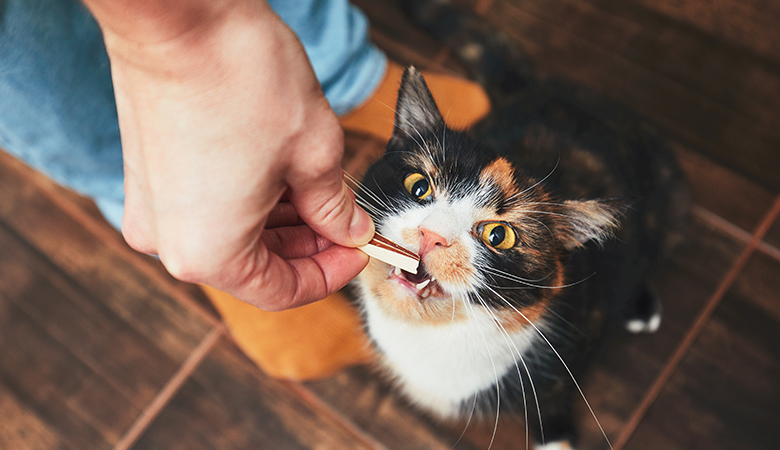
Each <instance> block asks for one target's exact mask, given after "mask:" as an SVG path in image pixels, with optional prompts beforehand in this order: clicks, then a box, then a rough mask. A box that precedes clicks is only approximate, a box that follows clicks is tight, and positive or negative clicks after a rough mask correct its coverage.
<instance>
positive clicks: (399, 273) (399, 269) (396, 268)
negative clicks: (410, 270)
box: [393, 266, 401, 277]
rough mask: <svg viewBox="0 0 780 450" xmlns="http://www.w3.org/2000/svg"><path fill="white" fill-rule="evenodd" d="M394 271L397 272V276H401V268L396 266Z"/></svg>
mask: <svg viewBox="0 0 780 450" xmlns="http://www.w3.org/2000/svg"><path fill="white" fill-rule="evenodd" d="M393 273H394V274H395V276H397V277H400V276H401V268H400V267H398V266H396V267H395V270H393Z"/></svg>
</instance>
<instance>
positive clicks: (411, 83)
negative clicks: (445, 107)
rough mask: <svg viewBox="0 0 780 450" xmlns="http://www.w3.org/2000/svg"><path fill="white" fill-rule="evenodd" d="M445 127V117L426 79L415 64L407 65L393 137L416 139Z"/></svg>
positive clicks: (400, 90) (402, 81)
mask: <svg viewBox="0 0 780 450" xmlns="http://www.w3.org/2000/svg"><path fill="white" fill-rule="evenodd" d="M443 127H444V119H442V117H441V113H439V108H438V107H437V106H436V102H435V101H434V100H433V96H432V95H431V91H430V90H429V89H428V85H427V84H425V79H424V78H423V76H422V74H421V73H420V71H419V70H417V69H416V68H414V67H413V66H410V67H407V68H406V70H405V71H404V76H403V78H402V79H401V88H400V89H399V91H398V103H397V104H396V107H395V128H394V129H393V137H399V138H403V139H406V138H412V139H415V140H416V139H419V138H420V136H421V135H424V134H427V133H431V132H437V131H438V130H441V129H442V128H443Z"/></svg>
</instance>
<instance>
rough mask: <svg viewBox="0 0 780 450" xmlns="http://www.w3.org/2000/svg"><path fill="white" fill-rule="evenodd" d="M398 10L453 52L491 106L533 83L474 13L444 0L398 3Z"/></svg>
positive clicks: (523, 61)
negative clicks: (485, 94) (492, 103)
mask: <svg viewBox="0 0 780 450" xmlns="http://www.w3.org/2000/svg"><path fill="white" fill-rule="evenodd" d="M401 7H402V9H403V11H404V12H405V13H406V14H407V15H408V16H409V17H410V18H411V20H412V21H413V22H414V23H415V24H416V25H417V26H418V27H420V28H421V29H422V30H424V31H426V32H427V33H429V34H430V35H432V36H433V37H434V38H436V39H438V40H439V41H440V42H442V43H443V44H445V45H447V46H449V47H450V48H451V49H452V50H453V51H455V53H456V54H457V55H458V57H459V58H460V59H461V60H462V61H463V62H464V64H465V66H466V68H467V70H468V71H469V73H470V75H471V77H472V78H474V79H475V80H476V81H478V82H479V83H481V84H482V85H483V86H484V87H485V89H486V90H487V92H488V95H489V96H490V99H491V101H493V102H494V104H495V102H500V101H502V100H503V99H506V98H507V96H511V95H512V94H513V93H516V92H518V91H520V90H523V89H524V88H525V87H526V86H527V85H528V84H529V83H530V82H532V81H533V80H535V79H536V77H535V74H534V70H533V67H532V66H531V64H530V62H529V61H528V59H527V57H526V56H525V55H524V54H523V53H522V52H521V51H520V49H518V48H517V47H516V46H514V45H513V44H512V43H511V41H510V40H509V39H508V38H507V37H506V36H504V35H503V34H501V33H500V32H498V31H497V30H496V29H495V28H491V27H490V26H489V25H488V24H487V23H485V22H484V20H482V19H480V18H479V17H477V16H476V15H475V13H473V12H471V11H468V10H465V9H463V8H460V7H458V6H455V5H452V4H451V3H450V2H449V1H448V0H402V1H401Z"/></svg>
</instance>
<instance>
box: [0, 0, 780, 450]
mask: <svg viewBox="0 0 780 450" xmlns="http://www.w3.org/2000/svg"><path fill="white" fill-rule="evenodd" d="M357 3H358V4H359V5H360V6H361V7H362V8H363V9H364V10H365V12H366V13H367V15H368V16H369V17H370V19H371V20H372V24H373V26H374V28H373V38H374V40H375V42H377V43H378V44H379V45H380V46H381V47H382V48H384V49H385V50H386V51H387V52H388V54H389V55H391V56H392V57H393V58H395V59H396V60H399V61H400V62H403V63H414V64H416V65H418V66H421V67H427V68H431V69H436V70H452V71H458V70H459V69H458V64H457V63H456V62H455V61H453V60H452V58H451V57H450V53H449V52H448V51H447V49H444V48H441V47H440V46H439V45H438V44H437V43H435V42H433V41H432V40H431V39H430V38H427V37H426V36H424V35H422V34H421V33H419V32H418V31H416V30H414V29H412V28H411V26H410V25H409V24H408V23H407V22H406V21H405V20H404V19H403V17H402V16H401V15H400V13H399V12H398V10H397V7H396V6H395V5H394V3H393V2H385V1H382V0H360V1H359V2H357ZM465 3H468V2H465ZM471 3H472V4H471V5H469V6H470V7H472V8H473V9H474V11H475V13H478V14H481V15H483V16H484V17H485V18H486V20H489V21H491V22H493V23H494V24H495V25H496V27H498V28H500V29H502V30H503V31H505V32H506V33H507V34H508V35H509V36H510V37H511V38H512V39H514V40H516V41H517V42H518V43H519V44H520V45H521V47H522V48H523V49H524V50H525V51H526V52H527V53H528V54H529V55H530V57H531V59H532V60H533V61H534V63H535V64H536V65H537V68H538V69H539V70H540V71H541V72H542V73H544V74H546V75H551V76H558V77H565V78H567V79H571V80H574V81H576V82H578V83H581V84H583V85H586V86H588V87H590V88H592V89H594V90H596V91H598V92H601V93H602V94H603V95H605V96H607V97H609V98H612V99H614V100H617V101H619V102H622V103H624V104H625V105H628V106H629V107H631V108H633V109H635V110H636V111H638V112H640V113H642V114H643V115H645V116H646V117H647V118H649V119H650V120H652V121H654V122H655V123H656V124H658V126H659V127H660V128H661V129H662V130H664V131H665V132H666V134H667V135H668V136H669V138H670V139H671V141H672V144H673V146H674V148H675V150H676V152H677V154H678V155H679V157H680V160H681V161H682V164H683V166H684V168H685V170H686V172H687V174H688V176H689V178H690V182H691V184H692V187H693V192H694V200H695V207H694V211H693V217H694V220H693V225H692V230H691V234H690V238H689V240H688V242H687V243H686V244H685V245H684V246H683V248H682V249H681V250H680V251H679V252H678V253H677V254H676V256H675V257H674V258H673V259H672V260H671V261H670V262H669V263H668V264H667V265H666V266H665V267H664V268H663V270H661V271H660V273H659V274H658V276H657V283H656V284H657V285H658V286H659V287H660V290H661V294H662V296H663V300H664V307H665V315H664V322H663V324H662V326H661V329H660V331H659V332H658V333H657V334H655V335H649V336H628V335H625V336H621V337H620V339H618V341H617V342H615V343H614V344H613V345H611V346H610V347H609V348H608V349H606V351H604V352H603V353H601V354H599V356H598V360H597V363H596V365H595V368H594V370H593V371H592V373H591V374H590V376H589V377H588V378H587V379H586V380H584V384H583V388H584V391H585V394H586V396H587V398H588V399H589V401H590V404H591V405H592V407H593V409H594V411H595V413H596V415H597V416H598V417H599V419H600V421H601V423H602V425H603V426H604V429H605V431H606V433H607V434H608V436H609V438H610V440H611V441H612V443H613V445H614V448H615V449H629V450H651V449H652V450H658V449H663V450H676V449H679V450H691V449H707V450H720V449H723V450H726V449H728V450H734V449H750V450H758V449H776V448H777V446H778V444H777V442H780V426H778V424H780V294H778V293H780V249H778V247H780V224H778V223H777V216H778V213H780V196H779V195H778V194H779V193H780V27H779V26H778V25H777V24H778V23H780V3H778V2H773V1H770V0H689V1H687V2H681V1H679V0H495V1H478V2H471ZM347 142H348V148H347V154H346V157H345V162H344V165H345V167H346V168H347V170H349V171H350V172H352V173H355V174H358V173H360V172H361V171H362V170H363V169H364V168H365V166H366V165H367V164H368V163H369V162H370V161H371V159H372V158H373V157H375V156H376V154H377V153H378V152H380V151H381V149H382V146H381V144H380V143H377V142H375V141H373V140H371V139H368V138H366V137H361V136H348V140H347ZM0 193H2V196H1V197H2V198H0V448H2V449H13V450H17V449H19V450H25V449H72V450H85V449H108V448H115V449H126V448H134V449H166V450H167V449H188V450H189V449H220V450H221V449H260V448H263V449H293V448H307V449H308V448H317V449H351V448H370V449H380V448H387V449H445V450H446V449H449V448H453V447H454V448H458V449H483V450H484V449H487V448H488V447H489V446H490V442H491V439H492V435H493V425H492V424H481V425H475V424H471V425H470V426H468V428H467V429H466V431H465V434H464V435H463V437H462V439H460V440H459V437H460V435H461V432H462V431H463V428H464V424H455V425H441V424H436V423H434V422H432V421H430V420H428V419H426V418H425V417H424V416H422V415H420V414H418V413H416V412H415V411H414V410H413V409H411V408H410V407H409V406H408V405H406V404H405V403H404V401H402V400H401V399H399V398H398V397H397V396H396V395H394V394H393V392H392V391H391V390H390V389H389V388H388V386H387V385H386V384H385V383H384V382H383V381H381V379H380V378H378V377H377V376H375V375H373V374H372V372H371V371H370V370H369V369H368V368H366V367H357V368H353V369H350V370H346V371H344V372H343V373H339V374H338V375H336V376H334V377H332V378H329V379H325V380H322V381H317V382H311V383H303V384H299V383H293V382H283V381H277V380H272V379H269V378H268V377H266V376H265V375H264V374H263V373H261V372H260V371H259V370H258V369H257V368H255V367H254V366H253V365H252V364H251V363H250V362H248V360H247V359H246V358H245V357H244V356H243V355H242V354H241V353H240V352H239V351H237V350H236V348H235V347H234V346H233V344H232V343H231V341H230V339H229V337H228V335H227V333H226V331H225V329H224V328H223V327H222V326H221V324H220V321H219V319H218V317H217V316H216V314H215V313H214V312H213V310H212V309H211V308H209V307H208V306H207V303H205V302H204V301H203V297H202V295H200V294H199V292H198V291H197V290H196V289H193V288H192V287H190V286H186V285H183V284H181V283H178V282H176V281H174V280H172V279H171V278H170V277H169V276H167V275H166V274H165V273H164V271H163V270H161V268H160V266H159V264H157V263H156V262H155V261H153V260H151V259H148V258H146V257H144V256H141V255H138V254H135V253H134V252H132V251H131V250H129V249H128V248H127V247H126V246H125V244H124V243H123V241H122V239H121V236H119V234H118V233H117V232H115V231H114V230H113V229H111V228H110V227H109V226H108V225H106V224H105V223H104V222H102V221H101V220H100V218H99V216H98V214H97V213H96V211H95V209H94V207H93V206H92V205H91V204H90V203H89V202H86V201H84V200H82V199H80V198H78V197H75V196H74V195H72V194H69V193H67V192H65V191H64V190H62V189H61V188H58V187H57V186H54V185H53V184H52V183H50V182H49V181H48V180H46V179H45V178H43V177H42V176H40V175H38V174H35V173H33V172H31V171H30V170H29V169H27V168H26V167H25V166H23V165H22V164H20V163H18V162H17V161H15V160H13V159H11V158H10V157H8V156H6V155H5V154H0ZM576 411H577V415H578V422H579V424H580V428H581V430H582V442H581V446H580V448H581V449H606V448H608V446H607V444H606V442H605V441H604V439H603V438H602V436H601V434H600V432H599V430H598V428H597V426H596V424H595V422H594V421H593V419H592V418H591V417H590V415H589V413H588V411H587V409H586V407H585V405H584V403H583V402H581V401H579V402H577V407H576ZM524 442H525V440H524V437H523V427H522V425H521V424H520V423H518V422H516V421H513V420H512V419H510V418H508V417H502V420H501V421H499V423H498V429H497V432H496V436H495V442H494V443H493V445H492V448H493V449H497V450H498V449H517V448H521V449H522V448H524Z"/></svg>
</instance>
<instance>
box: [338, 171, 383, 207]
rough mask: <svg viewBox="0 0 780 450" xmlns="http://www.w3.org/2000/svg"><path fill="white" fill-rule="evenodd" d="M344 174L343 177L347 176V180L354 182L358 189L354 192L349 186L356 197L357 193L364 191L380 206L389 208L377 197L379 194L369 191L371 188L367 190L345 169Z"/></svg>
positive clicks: (360, 193)
mask: <svg viewBox="0 0 780 450" xmlns="http://www.w3.org/2000/svg"><path fill="white" fill-rule="evenodd" d="M344 176H345V178H347V180H349V181H351V182H352V183H354V184H355V185H356V186H357V187H358V191H357V192H355V190H354V189H352V188H350V189H352V192H353V193H354V194H355V196H356V197H357V196H359V195H362V194H363V193H365V194H366V195H368V196H369V197H370V198H372V199H374V200H376V202H377V203H379V204H380V206H383V207H384V208H385V209H389V208H390V207H389V205H388V204H387V203H385V202H384V201H382V199H380V198H379V196H377V195H376V194H374V193H373V192H371V190H369V189H368V188H367V187H366V186H365V185H364V184H363V183H361V182H360V181H358V180H357V179H356V178H355V177H353V176H352V175H350V174H349V173H347V171H344Z"/></svg>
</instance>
